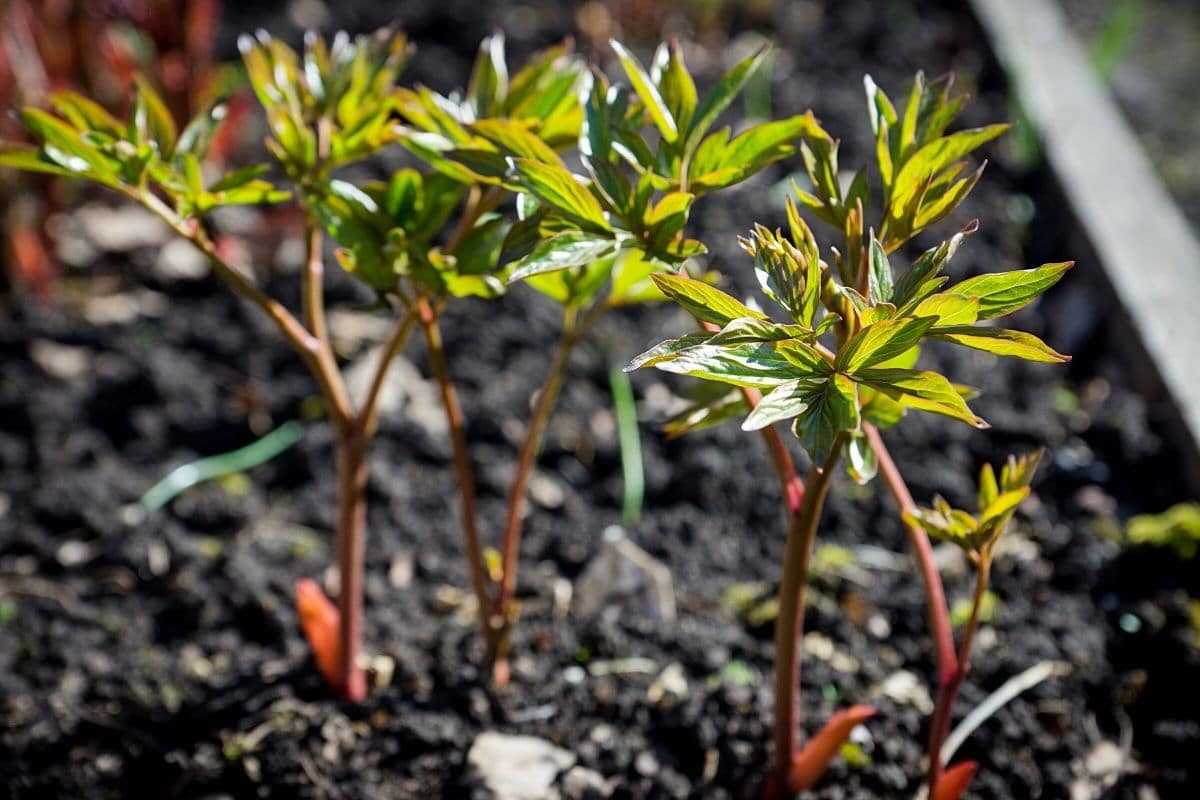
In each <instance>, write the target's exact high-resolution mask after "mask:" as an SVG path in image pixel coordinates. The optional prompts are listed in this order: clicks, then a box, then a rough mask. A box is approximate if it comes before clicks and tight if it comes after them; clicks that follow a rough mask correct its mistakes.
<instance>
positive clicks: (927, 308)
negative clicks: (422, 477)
mask: <svg viewBox="0 0 1200 800" xmlns="http://www.w3.org/2000/svg"><path fill="white" fill-rule="evenodd" d="M949 85H950V83H949V79H942V80H939V81H937V82H934V83H933V84H931V85H926V84H925V82H924V79H923V78H922V77H921V76H920V75H918V76H917V79H916V81H915V82H914V88H913V92H912V95H911V98H910V100H909V104H908V106H907V108H906V109H905V112H904V115H903V117H898V116H897V115H896V113H895V111H894V110H892V106H891V104H890V102H889V101H888V100H887V98H886V96H885V95H883V93H882V92H881V91H879V90H878V89H877V88H876V87H874V84H873V83H871V82H870V81H869V80H868V100H869V106H870V110H871V118H872V124H873V126H874V129H875V131H876V134H877V141H878V143H879V147H878V151H877V154H876V157H877V162H878V164H877V166H878V168H879V172H880V178H881V183H882V186H883V187H884V203H883V209H882V213H883V222H882V223H881V226H880V228H879V232H878V233H876V232H875V231H874V230H869V231H866V232H864V230H863V214H864V204H865V203H866V202H867V200H868V199H869V198H868V190H867V185H868V184H867V179H866V173H865V170H860V171H859V172H858V173H856V175H855V177H854V178H853V180H852V181H851V182H850V184H849V186H850V188H849V189H848V190H847V191H846V192H842V190H841V186H842V181H841V179H840V177H839V175H838V171H837V143H836V141H834V140H833V139H832V138H831V137H830V136H829V135H828V134H827V133H826V132H825V131H824V130H823V129H822V128H821V127H820V125H819V124H818V123H817V122H816V121H815V120H813V121H812V126H811V129H810V130H808V131H807V132H806V133H804V134H803V135H802V145H801V153H802V156H803V159H804V162H805V166H806V169H807V171H808V173H809V177H810V179H811V180H812V182H813V185H814V187H816V192H817V194H810V193H807V192H804V191H802V190H797V191H798V193H799V195H798V197H799V202H798V203H797V202H794V201H793V200H792V199H790V198H789V199H788V201H787V204H786V211H787V223H788V226H787V227H788V230H787V232H786V233H785V232H784V231H782V230H775V231H771V230H769V229H767V228H765V227H763V226H761V225H759V226H756V227H755V228H754V229H753V231H752V232H751V234H750V235H749V236H748V237H746V238H744V239H742V240H741V244H742V247H743V249H744V250H745V251H746V252H747V253H748V254H749V255H750V256H751V257H752V259H753V264H754V271H755V274H756V276H757V278H758V283H759V285H760V287H761V289H762V291H763V294H765V295H766V296H767V297H768V298H769V299H770V300H771V301H773V302H774V303H775V304H776V305H778V306H779V307H780V309H781V311H782V312H783V313H784V314H785V315H786V317H787V321H786V322H785V323H777V322H775V321H773V320H772V319H770V318H769V317H768V316H767V315H766V314H764V313H763V312H761V311H759V310H757V309H755V308H751V307H750V306H747V305H746V304H745V303H742V302H741V301H739V300H737V299H736V298H734V297H732V296H730V295H728V294H726V293H724V292H722V291H720V290H719V289H716V288H714V287H713V286H711V285H708V284H706V283H704V282H701V281H698V280H694V279H691V278H689V277H686V276H685V275H655V276H653V280H654V281H655V283H656V284H657V285H658V287H659V289H660V290H661V291H662V292H663V293H664V294H666V295H667V296H669V297H670V298H671V299H673V300H674V301H675V302H677V303H678V304H679V305H681V306H682V307H683V308H684V309H685V310H687V311H688V312H689V313H691V314H692V315H693V316H695V317H696V318H697V319H698V320H700V321H702V322H705V323H708V324H709V325H710V326H715V327H717V328H718V330H717V331H716V332H715V333H713V332H708V333H700V334H691V335H688V336H683V337H680V338H678V339H672V340H669V341H666V342H663V343H661V344H659V345H657V346H656V347H654V348H652V349H651V350H649V351H647V352H646V353H643V354H642V355H641V356H638V357H637V358H635V359H634V360H633V362H632V363H631V364H630V366H629V368H630V369H634V368H638V367H643V366H655V367H657V368H659V369H661V370H664V371H667V372H672V373H676V374H682V375H689V376H693V377H698V378H703V379H705V380H709V381H717V382H721V383H726V384H732V385H733V386H737V387H749V388H753V389H758V390H761V391H763V392H765V395H764V396H763V398H762V401H761V402H760V403H759V404H758V405H757V406H756V407H755V408H754V409H753V411H752V412H751V413H750V414H749V416H747V417H746V419H745V421H744V423H743V427H744V428H746V429H748V430H753V429H758V428H762V427H765V426H767V425H771V424H774V423H777V422H781V421H788V420H790V421H791V426H792V430H793V432H794V433H795V435H796V436H797V437H799V438H800V440H801V441H802V442H803V444H804V445H805V447H806V449H808V451H809V452H810V454H811V455H812V456H813V457H814V458H815V459H818V460H820V459H824V458H825V456H826V454H828V452H829V451H830V449H831V447H832V446H833V445H834V443H835V441H837V440H839V437H840V438H841V439H842V440H844V441H846V442H847V444H848V451H849V458H848V459H847V465H848V468H849V470H850V472H851V474H852V475H853V476H854V477H855V478H856V479H857V480H860V481H865V480H869V479H870V477H871V476H872V475H873V474H874V472H875V464H874V456H873V453H872V451H871V448H870V447H869V446H868V445H867V443H866V440H865V437H864V435H863V424H864V423H872V424H874V425H876V426H879V427H888V426H890V425H893V424H895V423H896V422H897V421H899V419H900V418H901V417H903V416H904V414H905V413H906V412H907V411H908V410H909V409H916V410H919V411H928V412H933V413H937V414H942V415H945V416H948V417H952V418H954V419H958V420H960V421H962V422H966V423H968V424H970V425H973V426H975V427H986V423H985V422H984V421H983V420H982V419H981V418H980V417H979V416H977V415H976V414H975V413H974V412H973V411H971V410H970V408H969V407H968V405H967V400H968V399H970V397H971V396H973V392H972V391H971V390H969V389H967V388H966V387H962V386H958V385H955V384H953V383H951V382H950V380H948V379H947V378H946V377H945V376H943V375H941V374H938V373H936V372H932V371H922V370H919V369H916V368H915V365H916V362H917V358H918V354H919V346H920V345H921V344H922V343H923V342H926V341H931V340H932V341H942V342H948V343H952V344H957V345H961V346H965V347H969V348H973V349H977V350H983V351H986V352H990V353H994V354H997V355H1001V356H1011V357H1015V358H1022V359H1026V360H1030V361H1044V362H1062V361H1066V360H1068V357H1067V356H1064V355H1061V354H1059V353H1057V352H1055V351H1054V350H1052V349H1051V348H1050V347H1048V346H1047V345H1046V344H1045V343H1043V342H1042V341H1041V340H1039V339H1038V338H1036V337H1035V336H1033V335H1031V334H1028V333H1024V332H1022V331H1016V330H1008V329H1004V328H998V327H994V326H993V325H992V324H990V323H991V321H992V320H994V319H996V318H999V317H1003V316H1005V315H1007V314H1010V313H1012V312H1014V311H1017V310H1018V309H1020V308H1023V307H1024V306H1026V305H1028V304H1029V303H1031V302H1033V301H1034V300H1035V299H1036V298H1037V297H1038V296H1039V295H1040V294H1042V293H1043V292H1045V291H1046V290H1047V289H1049V288H1050V287H1051V286H1053V285H1054V284H1055V283H1057V282H1058V280H1059V279H1060V278H1061V277H1062V276H1063V274H1065V272H1066V271H1067V269H1069V268H1070V267H1071V263H1070V262H1065V263H1056V264H1046V265H1043V266H1040V267H1037V268H1034V269H1028V270H1016V271H1012V272H1004V273H995V274H988V275H982V276H978V277H974V278H969V279H967V280H964V281H960V282H958V283H957V284H953V285H948V284H949V278H948V277H947V276H946V275H945V274H943V273H944V270H945V268H946V266H947V264H948V263H949V261H950V259H951V258H952V257H953V255H954V253H955V252H956V251H957V249H958V247H959V246H960V245H961V244H962V242H963V240H964V239H965V238H966V237H967V236H968V235H970V234H971V233H973V232H974V231H975V230H976V228H977V223H975V222H972V223H971V224H969V225H968V226H967V227H965V228H964V229H962V230H961V231H959V232H958V233H956V234H954V235H953V236H951V237H950V238H949V239H947V240H945V241H944V242H942V243H941V244H939V245H937V246H935V247H932V248H929V249H928V250H926V251H925V252H923V253H921V254H920V255H919V256H918V257H917V258H916V259H915V260H914V261H913V262H912V263H911V264H910V265H909V266H908V267H907V269H903V270H899V269H897V268H896V267H895V266H894V265H893V263H892V259H893V256H892V253H893V252H894V251H895V250H896V249H897V248H898V247H899V245H901V244H903V243H904V242H907V241H908V240H909V239H911V237H912V236H913V235H914V233H915V232H916V231H917V230H919V229H921V228H924V227H926V226H927V225H928V224H931V223H932V222H933V221H936V220H937V219H940V218H941V217H943V216H945V214H948V213H950V211H952V210H953V209H954V208H956V207H957V206H958V204H959V203H961V201H962V199H963V198H964V197H965V196H966V192H967V191H969V190H970V187H971V186H973V185H974V179H967V183H962V184H961V185H960V183H958V182H957V181H958V180H960V179H954V178H953V176H957V175H959V174H960V173H961V172H962V171H963V169H964V168H965V167H964V165H965V160H964V158H963V157H964V156H965V155H967V154H968V153H969V152H970V151H971V150H972V149H973V148H974V147H977V146H978V145H979V144H981V143H983V142H985V141H987V140H988V139H989V138H991V137H992V135H993V134H998V133H999V132H1001V130H1002V129H1003V126H990V127H989V128H986V129H981V130H982V131H986V132H987V133H982V132H978V131H974V132H973V131H963V132H959V133H953V134H949V135H945V134H944V132H945V130H946V128H947V126H948V125H949V124H950V123H951V122H952V120H953V119H954V117H955V115H956V114H957V112H958V110H959V109H960V108H961V105H962V102H963V101H962V98H961V97H957V98H950V97H949V94H948V90H949ZM807 116H808V118H809V119H811V114H809V115H807ZM964 134H967V135H964ZM914 187H915V188H914ZM955 187H959V188H955ZM802 208H807V209H809V210H810V211H812V212H814V214H815V215H816V216H817V217H818V218H820V219H822V220H824V221H826V222H828V223H829V224H830V225H832V226H834V227H835V228H837V229H839V230H840V231H841V232H842V233H843V234H844V235H845V237H846V240H845V249H844V250H838V249H836V248H831V253H832V256H833V257H832V259H831V260H832V266H831V265H830V263H828V262H826V261H825V260H824V259H822V258H821V253H820V248H819V247H818V244H817V241H816V238H815V236H814V234H813V232H812V230H811V229H810V228H809V226H808V225H807V223H806V222H805V221H804V219H803V217H802V215H801V209H802ZM897 208H904V209H909V210H906V211H904V212H903V213H901V214H900V215H899V216H897V215H896V214H895V213H894V212H895V209H897ZM913 209H915V210H913ZM910 211H911V213H910ZM897 220H898V221H897ZM736 406H737V403H736V399H735V398H733V397H732V396H731V395H728V394H727V395H724V396H723V399H722V400H721V401H720V402H715V401H713V400H712V398H706V399H705V401H704V404H703V405H700V404H698V405H696V406H693V407H692V408H690V409H688V410H687V411H686V412H684V415H685V417H684V419H686V420H687V424H688V425H690V426H691V427H692V428H699V427H705V426H707V425H709V424H714V422H715V421H717V420H714V419H713V418H712V414H713V413H716V412H718V411H719V413H720V415H721V419H727V418H729V416H730V415H731V413H732V409H734V408H736ZM745 407H746V406H745V405H743V406H742V408H745ZM706 409H707V410H706ZM674 422H675V430H676V432H678V430H679V429H680V427H681V423H682V422H683V420H675V421H674Z"/></svg>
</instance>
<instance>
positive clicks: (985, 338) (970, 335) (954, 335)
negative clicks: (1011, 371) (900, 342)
mask: <svg viewBox="0 0 1200 800" xmlns="http://www.w3.org/2000/svg"><path fill="white" fill-rule="evenodd" d="M931 335H932V336H933V338H935V339H941V340H942V341H946V342H953V343H954V344H961V345H963V346H964V347H970V348H973V349H975V350H983V351H984V352H987V353H995V354H996V355H998V356H1010V357H1012V358H1022V359H1024V360H1026V361H1040V362H1043V363H1047V364H1064V363H1066V362H1068V361H1070V360H1071V357H1070V356H1065V355H1063V354H1062V353H1058V352H1055V351H1054V350H1053V349H1051V348H1050V347H1049V346H1048V345H1047V344H1046V343H1045V342H1043V341H1042V340H1041V339H1039V338H1037V337H1036V336H1034V335H1033V334H1031V333H1025V332H1023V331H1012V330H1006V329H1004V328H983V327H976V326H972V325H954V326H949V327H945V328H938V329H937V331H936V332H933V333H932V334H931Z"/></svg>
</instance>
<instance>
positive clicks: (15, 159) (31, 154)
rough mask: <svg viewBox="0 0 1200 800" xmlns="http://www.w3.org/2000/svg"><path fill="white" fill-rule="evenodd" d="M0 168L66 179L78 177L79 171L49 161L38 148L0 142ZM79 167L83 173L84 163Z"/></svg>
mask: <svg viewBox="0 0 1200 800" xmlns="http://www.w3.org/2000/svg"><path fill="white" fill-rule="evenodd" d="M0 166H4V167H11V168H12V169H20V170H25V171H26V172H41V173H44V174H46V175H63V176H65V177H68V178H78V177H80V172H79V171H77V170H72V169H68V168H67V167H64V166H62V165H61V164H57V163H55V162H53V161H51V160H49V159H48V158H46V157H45V156H44V155H43V154H42V151H41V150H39V149H38V148H36V147H28V146H26V145H20V144H13V143H11V142H0ZM80 166H82V167H83V169H84V171H86V170H87V168H88V167H87V163H86V162H81V164H80Z"/></svg>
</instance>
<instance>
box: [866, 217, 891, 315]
mask: <svg viewBox="0 0 1200 800" xmlns="http://www.w3.org/2000/svg"><path fill="white" fill-rule="evenodd" d="M870 262H871V263H870V267H871V271H870V272H869V273H868V276H867V277H868V284H869V287H870V288H869V295H868V296H869V297H870V300H871V302H872V303H886V302H888V301H890V300H891V299H892V267H891V265H890V264H888V257H887V253H885V252H884V251H883V245H881V244H880V243H879V240H878V239H876V238H875V234H874V233H872V234H871V253H870Z"/></svg>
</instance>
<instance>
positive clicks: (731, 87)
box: [683, 45, 770, 153]
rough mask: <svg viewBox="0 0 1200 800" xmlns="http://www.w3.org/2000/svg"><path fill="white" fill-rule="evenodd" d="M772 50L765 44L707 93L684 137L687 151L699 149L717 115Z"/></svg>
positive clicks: (727, 73)
mask: <svg viewBox="0 0 1200 800" xmlns="http://www.w3.org/2000/svg"><path fill="white" fill-rule="evenodd" d="M769 49H770V46H769V45H763V46H762V47H761V48H760V49H759V50H758V51H757V52H755V53H753V54H751V55H749V56H747V57H746V58H744V59H742V60H741V61H740V62H738V63H737V64H736V65H734V67H733V69H731V70H729V72H726V73H725V74H724V75H723V76H722V77H721V79H720V80H719V81H717V83H716V85H714V86H713V87H712V89H710V90H709V91H708V94H706V95H704V99H703V100H702V101H700V105H699V106H698V107H697V108H696V114H695V116H694V117H693V118H692V123H691V125H689V126H688V130H687V135H686V136H685V137H684V143H683V152H684V153H691V152H693V151H694V150H695V149H696V146H697V145H699V144H700V140H701V139H702V138H703V137H704V135H705V134H706V133H708V130H709V128H711V127H712V126H713V123H714V122H716V121H717V117H719V116H721V112H722V111H724V110H725V109H726V108H728V107H729V104H730V103H732V102H733V99H734V98H735V97H737V95H738V93H739V92H741V91H742V89H743V88H744V87H745V85H746V83H747V82H748V81H749V80H750V78H751V76H753V75H754V73H755V72H756V71H757V70H758V68H759V67H760V66H762V63H763V60H764V59H765V58H766V56H767V52H768V51H769Z"/></svg>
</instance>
